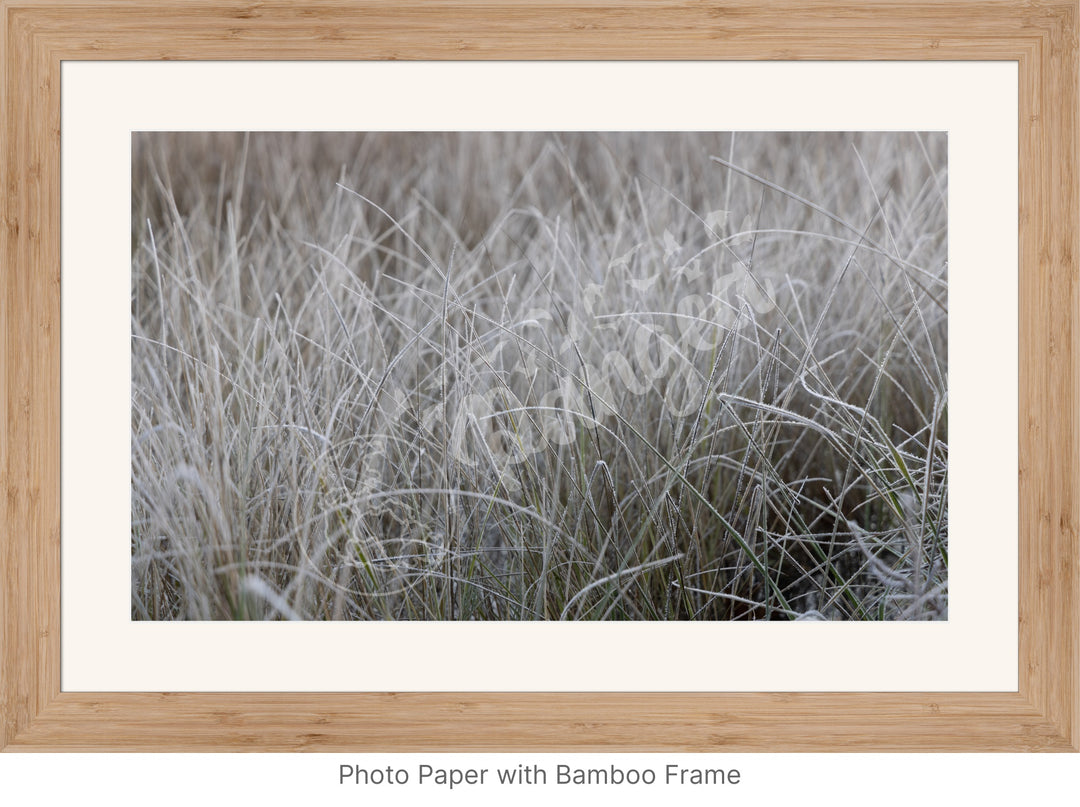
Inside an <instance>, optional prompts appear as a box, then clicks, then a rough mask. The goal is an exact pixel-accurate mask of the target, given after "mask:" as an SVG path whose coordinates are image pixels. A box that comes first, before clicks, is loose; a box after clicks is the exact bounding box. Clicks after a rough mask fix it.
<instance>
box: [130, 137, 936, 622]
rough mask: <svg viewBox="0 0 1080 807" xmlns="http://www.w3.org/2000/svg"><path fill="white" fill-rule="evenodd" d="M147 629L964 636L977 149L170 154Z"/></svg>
mask: <svg viewBox="0 0 1080 807" xmlns="http://www.w3.org/2000/svg"><path fill="white" fill-rule="evenodd" d="M131 145H132V163H131V169H132V172H131V206H132V214H131V260H132V266H131V618H132V619H134V620H530V621H533V620H637V621H645V620H648V621H651V620H713V621H716V620H815V621H820V620H858V621H863V620H874V621H879V620H944V619H947V618H948V384H947V377H948V366H947V353H948V238H947V235H948V233H947V229H948V227H947V225H948V205H947V198H948V165H947V147H948V140H947V135H946V134H945V133H943V132H136V133H133V135H132V143H131Z"/></svg>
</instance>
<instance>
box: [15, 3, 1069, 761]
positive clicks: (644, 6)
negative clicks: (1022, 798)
mask: <svg viewBox="0 0 1080 807" xmlns="http://www.w3.org/2000/svg"><path fill="white" fill-rule="evenodd" d="M0 8H2V11H3V14H2V15H0V26H2V29H0V42H2V43H3V45H2V47H3V55H2V58H0V70H2V73H3V75H2V78H3V86H4V98H3V106H2V113H0V114H2V132H3V134H2V136H0V141H2V145H0V149H2V174H0V179H2V182H0V188H2V190H0V193H2V196H0V198H2V200H3V201H2V205H3V208H2V224H3V226H2V227H0V254H2V256H3V257H2V264H0V290H2V292H0V311H2V327H0V346H2V351H0V355H2V356H3V362H2V365H0V368H2V369H0V421H2V422H3V424H4V425H3V427H2V429H0V482H2V484H0V488H2V491H3V495H2V496H0V525H2V526H3V532H2V536H3V543H2V548H0V603H2V607H0V748H6V749H8V750H81V751H86V750H109V751H137V750H148V749H153V750H162V751H211V750H260V751H295V750H318V751H358V750H396V751H418V750H457V751H461V750H484V749H487V750H508V749H520V750H526V749H528V750H533V751H540V750H559V751H587V750H606V751H614V750H634V751H641V750H656V751H660V750H686V751H691V750H692V751H715V750H731V751H764V750H768V751H801V750H814V751H820V750H823V749H832V750H860V751H890V750H919V751H927V750H964V751H991V750H1000V751H1021V750H1077V749H1078V748H1080V697H1078V696H1080V679H1078V669H1080V664H1078V661H1080V659H1078V650H1080V605H1078V593H1080V564H1078V537H1077V536H1078V524H1080V500H1078V497H1077V489H1076V488H1077V484H1076V474H1077V464H1078V453H1077V452H1078V448H1080V445H1078V436H1080V435H1078V426H1080V396H1078V394H1077V392H1078V390H1077V382H1078V380H1080V373H1078V366H1077V358H1078V355H1080V354H1078V350H1077V348H1078V335H1077V302H1078V294H1077V257H1078V255H1080V250H1078V242H1077V236H1078V229H1077V220H1078V180H1077V174H1076V169H1077V155H1078V153H1080V151H1078V146H1080V141H1078V131H1080V130H1078V120H1077V117H1078V109H1077V92H1078V90H1077V84H1078V82H1077V31H1078V24H1077V17H1078V4H1077V0H1034V1H1033V2H1021V0H949V1H948V2H941V3H936V4H932V3H931V4H927V3H918V4H917V3H913V2H903V0H868V1H867V0H863V1H862V2H859V3H857V4H844V3H841V2H837V0H768V2H764V3H762V2H760V0H731V1H730V2H728V1H727V0H703V1H702V2H696V1H695V0H685V1H684V2H674V1H673V0H644V2H637V3H633V2H629V0H623V2H618V1H617V0H533V2H528V0H518V2H514V0H434V1H433V2H426V3H420V2H412V3H405V4H402V3H399V2H396V0H319V1H317V2H316V3H314V4H308V3H301V2H296V1H295V0H289V1H288V2H280V0H269V1H268V2H258V3H248V2H235V0H192V1H191V2H185V3H180V2H176V1H175V0H173V2H167V3H154V2H149V0H97V1H96V2H95V0H84V2H72V1H71V0H0ZM393 58H409V59H505V58H514V59H596V58H604V59H830V60H832V59H898V60H944V59H981V60H985V59H991V60H1010V61H1016V62H1018V64H1019V76H1020V116H1019V121H1018V125H1019V133H1020V141H1019V142H1020V196H1019V199H1020V223H1019V226H1020V242H1019V243H1020V266H1021V272H1020V298H1019V305H1020V334H1019V345H1020V387H1019V388H1020V432H1019V433H1020V446H1019V448H1020V467H1019V505H1020V557H1019V569H1020V581H1019V582H1020V588H1019V591H1020V602H1019V614H1020V646H1019V664H1020V667H1019V681H1020V688H1019V692H1002V693H907V694H888V693H865V694H854V693H853V694H821V693H753V694H614V693H611V694H604V695H595V694H494V693H480V694H461V693H451V694H438V693H411V694H394V693H382V694H303V693H275V694H265V693H264V694H227V693H216V694H202V693H93V694H85V693H65V692H63V691H61V688H60V661H61V659H60V629H61V625H60V426H59V422H60V383H59V372H60V361H59V359H60V355H59V351H60V347H59V345H60V342H59V336H60V334H59V328H60V267H59V232H60V228H59V223H60V222H59V218H60V213H59V211H60V199H59V196H60V63H61V61H62V60H65V59H123V60H154V59H393Z"/></svg>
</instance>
